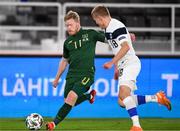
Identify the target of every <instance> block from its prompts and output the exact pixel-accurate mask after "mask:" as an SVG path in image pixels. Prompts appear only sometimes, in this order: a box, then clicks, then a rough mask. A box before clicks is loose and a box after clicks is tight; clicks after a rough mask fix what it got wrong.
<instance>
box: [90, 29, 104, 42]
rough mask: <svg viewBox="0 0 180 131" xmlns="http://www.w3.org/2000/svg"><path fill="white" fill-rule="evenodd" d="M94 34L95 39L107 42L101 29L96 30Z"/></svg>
mask: <svg viewBox="0 0 180 131" xmlns="http://www.w3.org/2000/svg"><path fill="white" fill-rule="evenodd" d="M93 35H94V39H95V40H96V41H100V42H105V35H104V32H100V31H95V30H94V32H93Z"/></svg>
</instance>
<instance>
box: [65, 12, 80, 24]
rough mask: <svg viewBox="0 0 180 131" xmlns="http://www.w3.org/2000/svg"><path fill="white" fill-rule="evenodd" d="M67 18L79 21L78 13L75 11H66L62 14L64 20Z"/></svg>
mask: <svg viewBox="0 0 180 131" xmlns="http://www.w3.org/2000/svg"><path fill="white" fill-rule="evenodd" d="M69 19H74V20H75V21H76V22H79V21H80V17H79V14H78V13H77V12H75V11H72V10H70V11H68V13H67V14H66V15H65V16H64V21H67V20H69Z"/></svg>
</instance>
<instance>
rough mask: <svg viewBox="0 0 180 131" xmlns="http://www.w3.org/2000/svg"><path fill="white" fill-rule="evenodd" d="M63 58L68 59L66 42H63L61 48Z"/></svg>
mask: <svg viewBox="0 0 180 131" xmlns="http://www.w3.org/2000/svg"><path fill="white" fill-rule="evenodd" d="M63 57H64V58H66V59H67V58H69V51H68V50H67V47H66V42H64V46H63Z"/></svg>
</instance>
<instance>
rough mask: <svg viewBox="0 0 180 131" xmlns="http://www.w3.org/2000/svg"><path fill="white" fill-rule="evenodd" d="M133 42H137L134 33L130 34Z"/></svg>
mask: <svg viewBox="0 0 180 131" xmlns="http://www.w3.org/2000/svg"><path fill="white" fill-rule="evenodd" d="M130 37H131V41H132V42H134V41H136V35H135V34H134V33H130Z"/></svg>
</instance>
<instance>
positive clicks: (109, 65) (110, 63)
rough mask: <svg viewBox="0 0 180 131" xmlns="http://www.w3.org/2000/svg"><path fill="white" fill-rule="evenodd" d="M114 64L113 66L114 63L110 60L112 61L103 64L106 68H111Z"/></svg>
mask: <svg viewBox="0 0 180 131" xmlns="http://www.w3.org/2000/svg"><path fill="white" fill-rule="evenodd" d="M112 66H113V63H112V62H111V61H110V62H106V63H105V64H104V65H103V67H104V68H105V69H110V68H112Z"/></svg>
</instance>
